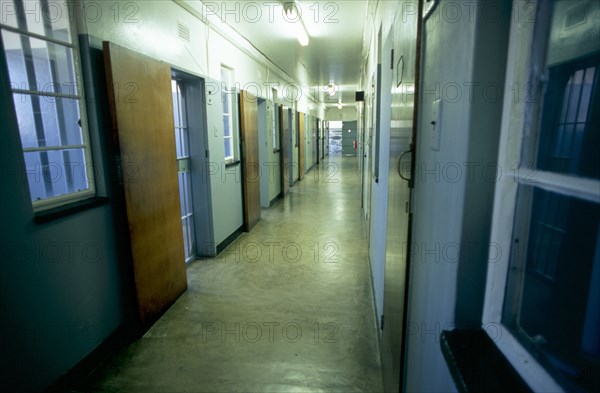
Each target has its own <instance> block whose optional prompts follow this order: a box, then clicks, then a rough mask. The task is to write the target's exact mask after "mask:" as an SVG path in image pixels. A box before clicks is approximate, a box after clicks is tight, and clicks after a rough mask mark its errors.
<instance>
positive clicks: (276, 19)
mask: <svg viewBox="0 0 600 393" xmlns="http://www.w3.org/2000/svg"><path fill="white" fill-rule="evenodd" d="M223 3H228V4H223ZM223 3H221V4H222V5H223V6H224V7H227V9H228V10H232V11H233V10H236V8H235V7H239V8H238V9H237V11H234V12H231V14H224V19H225V21H226V23H227V24H228V25H230V26H231V27H232V28H234V29H235V30H237V31H238V32H239V33H240V34H241V35H242V36H244V37H246V38H247V39H248V40H249V41H250V42H251V43H252V44H253V45H254V46H255V47H256V49H258V50H259V51H260V52H262V53H263V54H264V55H265V56H266V57H268V58H269V59H270V60H271V61H272V62H273V63H275V64H276V65H277V66H279V67H280V68H281V69H282V70H284V71H285V72H286V73H287V74H288V75H290V76H292V77H294V78H295V79H296V80H298V81H300V83H301V84H303V85H306V86H312V87H313V89H314V90H317V89H318V87H317V86H324V85H327V84H328V83H329V82H330V81H334V82H335V83H336V84H337V85H340V86H342V91H343V92H344V95H343V101H344V102H351V101H353V100H354V92H355V91H356V89H357V84H358V78H359V75H360V67H361V63H362V59H361V54H362V42H363V31H364V27H365V20H366V19H367V16H366V15H367V3H368V1H367V0H364V1H363V0H342V1H326V0H296V4H297V6H298V8H299V10H300V11H299V12H300V15H301V17H302V21H303V23H304V25H305V26H306V30H307V32H308V35H309V37H310V43H309V45H308V46H306V47H303V46H301V45H300V43H299V42H298V40H297V39H296V34H295V30H294V29H295V28H296V24H294V23H291V22H289V20H286V17H285V12H284V9H283V3H285V1H283V2H274V1H256V2H239V1H231V0H226V1H225V2H223ZM236 4H237V5H236ZM238 16H239V17H238ZM321 91H322V89H321ZM324 97H325V95H324V94H322V95H321V98H322V99H323V100H324V101H325V102H330V103H335V102H337V100H338V97H339V95H338V94H336V95H335V96H334V97H333V98H332V99H325V98H324Z"/></svg>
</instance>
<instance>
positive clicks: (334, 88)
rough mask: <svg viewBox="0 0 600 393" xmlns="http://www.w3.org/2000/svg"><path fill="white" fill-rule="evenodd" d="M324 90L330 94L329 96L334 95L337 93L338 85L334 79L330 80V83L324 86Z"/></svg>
mask: <svg viewBox="0 0 600 393" xmlns="http://www.w3.org/2000/svg"><path fill="white" fill-rule="evenodd" d="M323 90H325V91H326V92H327V94H329V97H333V96H334V95H335V93H337V91H338V87H337V86H336V85H335V83H334V82H333V81H331V82H329V84H328V85H327V86H324V87H323Z"/></svg>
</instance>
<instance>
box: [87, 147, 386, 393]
mask: <svg viewBox="0 0 600 393" xmlns="http://www.w3.org/2000/svg"><path fill="white" fill-rule="evenodd" d="M357 173H358V168H357V159H356V158H350V157H343V158H342V157H340V156H336V157H331V158H330V159H326V160H325V161H324V162H322V163H321V164H320V166H319V167H318V168H314V169H313V170H312V171H310V172H309V173H308V174H306V177H305V179H304V180H303V181H301V182H299V183H297V184H296V186H294V187H293V189H292V191H291V193H290V195H289V197H288V198H286V199H284V200H281V201H279V202H278V203H277V204H275V205H274V206H273V207H272V208H271V209H269V210H263V212H262V221H261V222H260V223H259V224H258V225H257V226H256V227H255V228H254V229H253V230H252V231H251V232H250V233H246V234H243V235H242V236H240V237H239V238H238V239H237V240H236V241H235V242H234V243H233V244H232V245H231V246H230V247H229V248H228V249H227V250H226V251H224V252H223V254H221V255H220V256H219V257H217V258H214V259H208V260H201V261H197V262H194V263H193V264H191V265H190V266H189V268H188V284H189V289H188V290H187V292H185V293H184V294H183V295H182V296H181V297H180V298H179V299H178V301H177V302H176V303H175V304H174V305H173V306H172V307H171V308H170V309H169V310H168V311H167V312H166V313H165V314H164V316H163V317H162V318H161V319H160V320H159V321H158V322H157V323H156V324H155V325H154V326H153V327H152V328H151V329H150V330H149V331H148V332H147V333H146V334H145V335H144V336H143V337H142V338H141V339H139V340H137V341H136V342H135V343H133V344H131V345H130V346H129V347H127V348H126V349H125V350H123V351H122V352H121V353H120V354H119V355H117V356H116V357H115V358H114V359H112V360H111V361H109V362H108V363H107V364H105V365H104V366H103V367H101V368H100V369H99V370H98V371H97V372H96V373H95V374H93V375H92V377H90V379H89V380H88V381H87V383H86V384H85V385H86V387H85V388H84V389H81V391H96V392H145V393H150V392H161V393H164V392H178V393H179V392H194V393H198V392H282V393H283V392H380V391H382V378H381V365H380V361H379V352H378V344H377V333H376V328H375V320H374V311H373V298H372V291H371V281H370V274H369V265H368V259H367V258H368V257H367V255H368V253H367V240H366V234H365V230H364V222H363V220H362V218H361V209H360V185H359V178H358V176H357Z"/></svg>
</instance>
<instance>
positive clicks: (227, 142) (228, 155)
mask: <svg viewBox="0 0 600 393" xmlns="http://www.w3.org/2000/svg"><path fill="white" fill-rule="evenodd" d="M230 140H231V139H230V138H225V159H228V158H232V157H233V153H232V151H231V142H230Z"/></svg>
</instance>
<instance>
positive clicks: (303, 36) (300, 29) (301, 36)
mask: <svg viewBox="0 0 600 393" xmlns="http://www.w3.org/2000/svg"><path fill="white" fill-rule="evenodd" d="M296 34H297V35H298V42H299V43H300V45H302V46H308V43H309V42H310V38H309V37H308V32H307V31H306V27H304V22H302V20H299V21H298V22H296Z"/></svg>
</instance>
